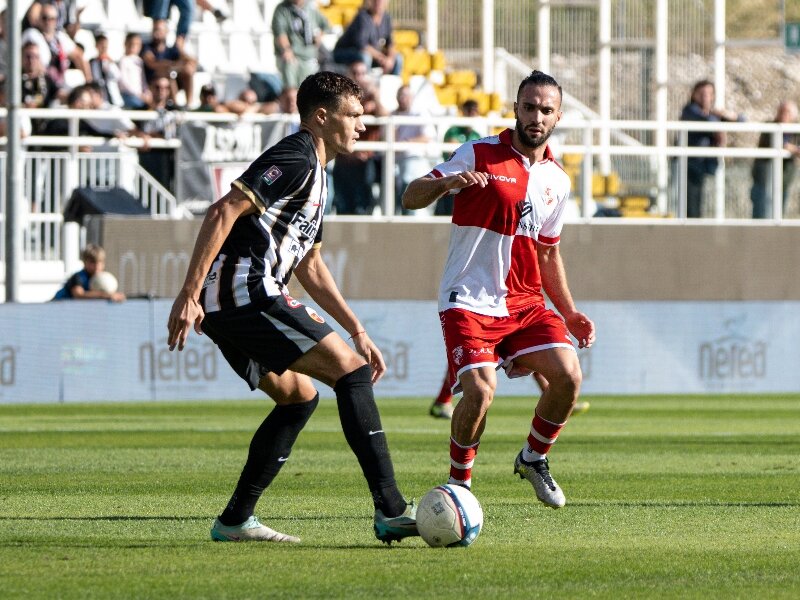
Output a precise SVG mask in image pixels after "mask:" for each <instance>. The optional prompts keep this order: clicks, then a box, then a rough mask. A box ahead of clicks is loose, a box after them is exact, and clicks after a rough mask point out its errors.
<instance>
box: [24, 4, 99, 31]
mask: <svg viewBox="0 0 800 600" xmlns="http://www.w3.org/2000/svg"><path fill="white" fill-rule="evenodd" d="M45 4H50V5H52V6H55V7H56V11H57V12H58V17H57V19H56V27H57V28H58V30H59V31H64V32H66V34H67V35H68V36H69V37H71V38H72V39H75V34H76V33H78V30H79V29H80V28H81V13H82V12H83V10H84V9H85V8H86V6H85V4H86V3H85V2H83V3H81V4H83V6H78V4H79V3H78V0H34V2H33V3H32V4H31V5H30V8H28V10H27V12H26V13H25V16H24V17H23V18H22V27H23V29H27V28H29V27H36V23H38V22H39V19H40V16H41V12H42V7H43V6H44V5H45Z"/></svg>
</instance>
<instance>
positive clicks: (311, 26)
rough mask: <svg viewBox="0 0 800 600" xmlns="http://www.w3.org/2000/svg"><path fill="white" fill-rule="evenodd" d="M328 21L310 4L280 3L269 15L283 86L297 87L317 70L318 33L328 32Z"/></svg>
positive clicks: (285, 0) (304, 1)
mask: <svg viewBox="0 0 800 600" xmlns="http://www.w3.org/2000/svg"><path fill="white" fill-rule="evenodd" d="M330 29H331V26H330V23H328V19H326V18H325V16H324V15H323V14H322V13H321V12H319V10H318V9H317V7H316V6H315V5H314V4H313V2H308V1H307V0H283V1H282V2H281V3H280V4H278V6H276V7H275V12H274V13H273V14H272V35H273V38H274V43H275V58H276V60H277V63H278V71H279V72H280V74H281V79H283V85H284V87H291V88H298V87H300V84H301V83H302V81H303V80H304V79H305V78H306V77H308V76H309V75H311V74H312V73H316V72H317V71H318V70H319V48H320V42H321V40H322V33H323V32H328V31H330Z"/></svg>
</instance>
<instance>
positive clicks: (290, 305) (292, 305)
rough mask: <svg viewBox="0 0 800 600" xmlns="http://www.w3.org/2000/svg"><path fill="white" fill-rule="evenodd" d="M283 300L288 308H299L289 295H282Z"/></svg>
mask: <svg viewBox="0 0 800 600" xmlns="http://www.w3.org/2000/svg"><path fill="white" fill-rule="evenodd" d="M283 298H284V299H285V300H286V304H287V305H288V306H289V308H297V307H298V306H301V304H300V302H299V301H297V300H295V299H294V298H292V297H291V296H290V295H289V294H284V295H283Z"/></svg>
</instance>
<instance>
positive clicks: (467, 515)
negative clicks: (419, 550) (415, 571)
mask: <svg viewBox="0 0 800 600" xmlns="http://www.w3.org/2000/svg"><path fill="white" fill-rule="evenodd" d="M482 526H483V509H482V508H481V505H480V502H478V499H477V498H476V497H475V496H473V495H472V492H470V491H469V490H468V489H467V488H464V487H461V486H460V485H449V484H447V485H437V486H436V487H435V488H433V489H432V490H431V491H429V492H428V493H427V494H425V495H424V496H423V497H422V500H420V501H419V506H418V507H417V529H418V530H419V534H420V536H422V539H423V540H425V542H426V543H427V544H428V545H429V546H433V547H434V548H438V547H442V546H448V547H450V546H469V545H470V544H471V543H472V542H474V541H475V540H476V539H478V534H479V533H480V532H481V527H482Z"/></svg>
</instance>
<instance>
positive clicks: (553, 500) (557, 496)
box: [514, 451, 567, 508]
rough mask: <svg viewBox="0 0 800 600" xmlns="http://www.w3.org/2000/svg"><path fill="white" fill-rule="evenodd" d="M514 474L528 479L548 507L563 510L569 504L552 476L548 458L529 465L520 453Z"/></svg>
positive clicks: (537, 495) (515, 462)
mask: <svg viewBox="0 0 800 600" xmlns="http://www.w3.org/2000/svg"><path fill="white" fill-rule="evenodd" d="M514 473H518V474H519V478H520V479H527V480H528V481H529V482H530V483H531V485H532V486H533V489H534V491H535V492H536V497H537V498H538V499H539V500H540V501H541V502H543V503H544V504H546V505H547V506H550V507H552V508H561V507H562V506H564V505H565V504H566V503H567V500H566V498H564V492H562V491H561V488H560V487H558V484H557V483H556V481H555V479H553V477H552V476H551V475H550V469H549V468H548V465H547V458H546V457H545V458H543V459H542V460H537V461H535V462H532V463H529V462H525V461H524V460H522V452H521V451H520V453H519V454H517V458H516V459H515V460H514Z"/></svg>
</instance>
